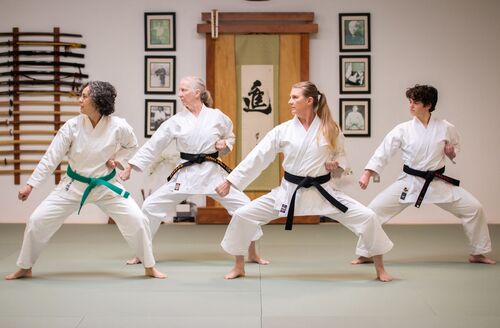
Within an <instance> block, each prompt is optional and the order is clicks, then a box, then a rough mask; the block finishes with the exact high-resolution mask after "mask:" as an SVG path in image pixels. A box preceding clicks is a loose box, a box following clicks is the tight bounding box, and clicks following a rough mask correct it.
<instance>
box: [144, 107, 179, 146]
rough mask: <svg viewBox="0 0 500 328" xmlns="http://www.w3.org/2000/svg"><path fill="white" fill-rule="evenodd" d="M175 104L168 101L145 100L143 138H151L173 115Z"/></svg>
mask: <svg viewBox="0 0 500 328" xmlns="http://www.w3.org/2000/svg"><path fill="white" fill-rule="evenodd" d="M176 105H177V102H176V101H175V100H170V99H146V103H145V110H144V115H145V117H144V137H146V138H151V136H152V135H153V133H155V131H156V130H158V128H159V127H160V125H161V124H162V123H163V122H165V121H166V120H168V119H169V118H171V117H172V116H174V115H175V113H176Z"/></svg>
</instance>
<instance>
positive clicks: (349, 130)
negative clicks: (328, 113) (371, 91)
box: [339, 98, 371, 137]
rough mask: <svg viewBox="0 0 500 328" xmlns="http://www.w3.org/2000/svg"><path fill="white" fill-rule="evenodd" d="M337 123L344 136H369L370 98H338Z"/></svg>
mask: <svg viewBox="0 0 500 328" xmlns="http://www.w3.org/2000/svg"><path fill="white" fill-rule="evenodd" d="M339 125H340V128H341V129H342V131H343V133H344V136H346V137H370V134H371V106H370V99H369V98H341V99H339Z"/></svg>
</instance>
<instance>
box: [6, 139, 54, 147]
mask: <svg viewBox="0 0 500 328" xmlns="http://www.w3.org/2000/svg"><path fill="white" fill-rule="evenodd" d="M51 142H52V140H26V139H24V140H0V146H9V145H10V146H11V145H50V143H51Z"/></svg>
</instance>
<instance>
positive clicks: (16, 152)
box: [0, 149, 47, 155]
mask: <svg viewBox="0 0 500 328" xmlns="http://www.w3.org/2000/svg"><path fill="white" fill-rule="evenodd" d="M46 151H47V150H45V149H19V150H0V155H20V154H30V155H32V154H45V152H46Z"/></svg>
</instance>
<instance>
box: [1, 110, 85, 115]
mask: <svg viewBox="0 0 500 328" xmlns="http://www.w3.org/2000/svg"><path fill="white" fill-rule="evenodd" d="M58 114H59V115H66V116H75V115H79V114H80V112H59V113H58ZM12 115H54V111H49V110H23V111H16V110H11V109H9V110H8V111H0V116H12Z"/></svg>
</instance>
